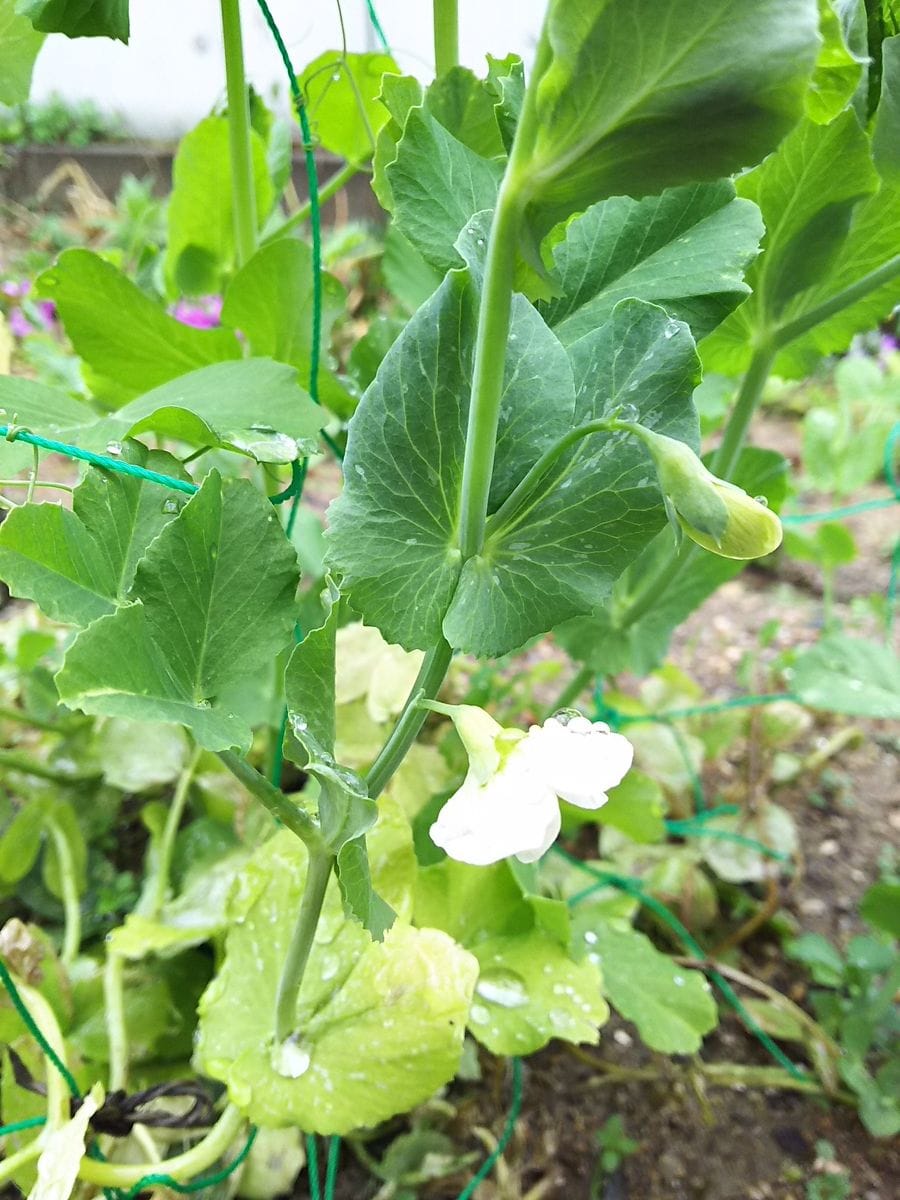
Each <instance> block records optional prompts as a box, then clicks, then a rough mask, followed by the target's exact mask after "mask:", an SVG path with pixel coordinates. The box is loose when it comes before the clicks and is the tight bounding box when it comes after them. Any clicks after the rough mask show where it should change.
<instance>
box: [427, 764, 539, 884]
mask: <svg viewBox="0 0 900 1200" xmlns="http://www.w3.org/2000/svg"><path fill="white" fill-rule="evenodd" d="M527 765H528V764H527V761H526V760H524V759H523V760H522V761H521V762H520V763H518V764H517V763H516V762H515V754H512V755H510V759H509V761H508V763H507V765H506V766H505V767H504V769H503V770H501V771H499V772H498V773H497V774H496V775H494V776H493V777H492V778H491V779H489V780H488V782H487V783H484V784H481V783H479V781H478V779H477V777H476V776H475V774H474V773H472V772H470V773H469V774H468V775H467V776H466V779H465V782H464V783H463V785H462V787H461V788H460V789H459V790H458V791H457V792H455V793H454V795H452V796H451V797H450V799H449V800H448V801H447V803H446V804H445V805H444V807H443V808H442V809H441V811H440V813H439V815H438V819H437V821H435V823H434V824H433V825H432V826H431V830H430V833H431V838H432V841H433V842H434V843H435V845H437V846H440V847H441V848H442V849H443V850H445V851H446V852H447V854H448V855H449V856H450V857H451V858H455V859H456V860H457V861H458V862H465V863H470V864H471V865H472V866H479V867H481V866H487V865H488V864H489V863H495V862H499V861H500V860H501V859H504V858H508V857H509V856H510V855H511V854H517V855H528V854H533V855H534V857H536V858H539V857H540V855H541V854H543V853H544V851H545V850H546V848H547V846H548V845H549V842H548V841H547V839H548V836H549V841H550V842H552V841H553V839H554V838H555V837H556V834H557V833H558V832H559V805H558V804H557V802H556V797H555V796H554V795H553V792H552V791H551V790H550V789H549V788H548V787H547V786H546V785H545V784H544V783H543V782H542V781H541V780H540V779H539V778H537V777H535V776H534V775H533V774H531V773H530V772H529V771H528V770H527V769H526V768H527Z"/></svg>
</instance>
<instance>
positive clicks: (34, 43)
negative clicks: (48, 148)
mask: <svg viewBox="0 0 900 1200" xmlns="http://www.w3.org/2000/svg"><path fill="white" fill-rule="evenodd" d="M43 44H44V35H43V33H41V32H39V31H38V30H37V28H36V27H35V26H34V25H33V24H32V22H31V21H29V19H28V16H27V15H26V14H24V13H22V11H21V5H20V4H18V3H17V0H0V104H10V105H12V104H24V103H25V101H26V100H27V99H28V93H29V92H30V90H31V73H32V71H33V70H34V60H35V59H36V58H37V56H38V51H39V50H40V48H41V46H43Z"/></svg>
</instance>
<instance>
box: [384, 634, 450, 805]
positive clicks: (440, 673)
mask: <svg viewBox="0 0 900 1200" xmlns="http://www.w3.org/2000/svg"><path fill="white" fill-rule="evenodd" d="M452 657H453V651H452V650H451V649H450V646H449V644H448V643H447V642H446V641H445V640H444V638H441V640H440V641H439V642H438V644H437V645H436V646H434V647H432V649H431V650H429V652H428V653H427V654H426V655H425V659H424V661H423V663H422V667H421V670H420V671H419V674H418V676H417V678H416V682H415V683H414V684H413V685H412V690H411V691H410V693H409V695H408V696H407V698H406V704H405V705H404V707H403V711H402V712H401V714H400V717H399V719H398V720H397V724H396V725H395V726H394V728H393V730H392V731H391V736H390V737H389V738H388V740H387V741H386V742H385V744H384V746H382V748H381V752H380V753H379V755H378V757H377V758H376V759H375V761H374V763H373V764H372V766H371V767H370V769H369V773H368V775H367V776H366V785H367V787H368V790H369V796H370V797H371V798H372V799H373V800H374V799H376V798H377V797H378V796H379V795H380V794H381V793H382V792H383V791H384V789H385V787H386V786H387V784H388V782H389V780H390V778H391V776H392V775H393V774H394V772H395V771H396V770H397V768H398V767H399V766H400V764H401V763H402V762H403V759H404V758H405V757H406V753H407V751H408V750H409V748H410V746H411V745H412V744H413V742H414V741H415V740H416V737H417V735H418V733H419V730H420V729H421V728H422V725H423V723H424V721H425V718H426V716H427V715H428V713H427V710H426V709H424V708H422V707H421V705H420V703H419V701H420V700H433V699H434V698H435V696H436V695H437V694H438V689H439V688H440V686H441V684H442V683H443V682H444V676H445V675H446V674H447V669H448V667H449V666H450V659H451V658H452Z"/></svg>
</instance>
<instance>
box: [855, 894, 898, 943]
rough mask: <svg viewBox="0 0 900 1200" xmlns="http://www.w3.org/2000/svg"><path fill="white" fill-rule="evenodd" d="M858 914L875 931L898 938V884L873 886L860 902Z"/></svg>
mask: <svg viewBox="0 0 900 1200" xmlns="http://www.w3.org/2000/svg"><path fill="white" fill-rule="evenodd" d="M859 913H860V916H861V917H862V918H863V920H864V921H868V923H869V924H870V925H874V926H875V928H876V929H883V930H884V931H885V933H889V934H890V935H891V937H896V938H900V883H891V882H888V881H887V880H882V881H881V882H880V883H875V884H873V885H872V886H871V887H870V888H869V890H868V891H867V892H866V894H865V895H864V896H863V898H862V900H861V901H860V905H859Z"/></svg>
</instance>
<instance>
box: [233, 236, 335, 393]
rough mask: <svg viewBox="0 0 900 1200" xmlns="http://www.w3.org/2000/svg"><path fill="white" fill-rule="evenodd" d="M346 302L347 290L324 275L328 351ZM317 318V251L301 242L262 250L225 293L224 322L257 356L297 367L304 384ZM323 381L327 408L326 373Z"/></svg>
mask: <svg viewBox="0 0 900 1200" xmlns="http://www.w3.org/2000/svg"><path fill="white" fill-rule="evenodd" d="M346 298H347V297H346V292H345V290H344V287H343V285H342V284H341V283H339V282H338V280H337V279H335V277H334V276H333V275H329V274H328V272H327V271H325V272H323V274H322V327H321V343H320V349H321V350H323V351H324V350H325V349H326V347H327V345H328V339H329V337H330V334H331V329H332V326H333V325H334V322H335V321H336V320H337V318H338V317H339V316H340V315H341V313H343V311H344V308H345V304H346ZM312 314H313V270H312V251H311V250H310V248H309V246H307V245H306V243H305V242H300V241H297V239H296V238H279V239H278V240H277V241H275V242H271V243H269V245H267V246H263V247H262V248H261V249H259V250H257V252H256V253H255V254H254V255H253V257H252V258H251V259H250V260H249V261H248V262H247V263H246V264H245V265H244V266H243V267H241V269H240V270H239V271H238V272H237V274H236V275H235V276H234V278H233V279H232V280H231V282H230V283H229V285H228V289H227V291H226V292H225V302H224V305H223V307H222V323H223V324H224V325H228V326H230V327H231V328H232V329H236V330H240V332H241V333H242V334H243V336H244V337H245V338H246V339H247V341H248V342H249V343H250V347H251V350H252V352H253V353H254V354H257V355H264V356H265V357H267V358H274V359H275V360H276V361H277V362H283V363H290V364H291V365H292V366H294V367H296V368H297V370H298V371H299V372H300V375H301V378H302V379H303V382H304V384H305V383H306V380H307V379H308V377H309V361H310V354H311V351H312ZM319 382H320V389H322V390H323V396H322V399H323V400H324V401H325V402H326V403H327V402H328V396H327V390H328V389H327V386H326V372H325V371H324V370H323V371H322V377H321V378H320V381H319Z"/></svg>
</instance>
